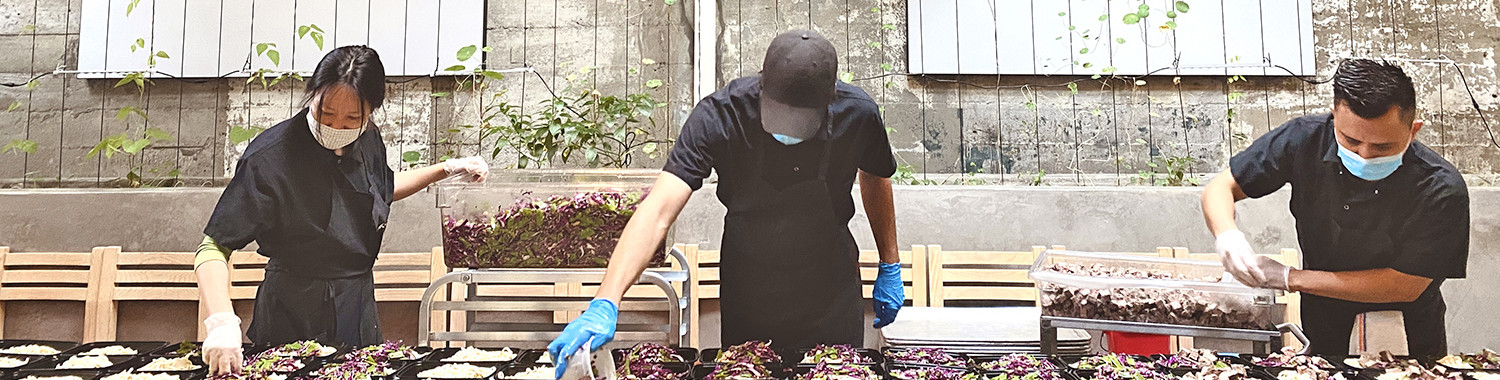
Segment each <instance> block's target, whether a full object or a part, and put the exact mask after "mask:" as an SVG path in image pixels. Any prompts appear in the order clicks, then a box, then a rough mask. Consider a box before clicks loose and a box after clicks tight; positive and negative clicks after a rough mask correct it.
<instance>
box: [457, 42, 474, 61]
mask: <svg viewBox="0 0 1500 380" xmlns="http://www.w3.org/2000/svg"><path fill="white" fill-rule="evenodd" d="M478 50H479V47H478V46H474V45H469V46H464V47H462V48H459V49H458V57H457V58H458V61H459V62H463V61H467V60H469V58H473V57H474V52H475V51H478Z"/></svg>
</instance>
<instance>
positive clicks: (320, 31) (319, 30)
mask: <svg viewBox="0 0 1500 380" xmlns="http://www.w3.org/2000/svg"><path fill="white" fill-rule="evenodd" d="M307 26H310V27H312V29H313V30H316V31H318V33H322V32H323V28H319V27H318V24H307Z"/></svg>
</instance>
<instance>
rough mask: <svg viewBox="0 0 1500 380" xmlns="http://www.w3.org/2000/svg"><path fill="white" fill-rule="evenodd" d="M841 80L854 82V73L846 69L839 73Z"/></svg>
mask: <svg viewBox="0 0 1500 380" xmlns="http://www.w3.org/2000/svg"><path fill="white" fill-rule="evenodd" d="M839 80H841V81H844V83H854V73H851V72H848V71H845V72H843V73H841V74H839Z"/></svg>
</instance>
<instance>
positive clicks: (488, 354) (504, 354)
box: [443, 347, 516, 362]
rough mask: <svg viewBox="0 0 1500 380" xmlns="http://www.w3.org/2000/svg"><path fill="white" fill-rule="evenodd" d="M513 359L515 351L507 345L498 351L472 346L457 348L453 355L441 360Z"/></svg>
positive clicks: (486, 360) (506, 360)
mask: <svg viewBox="0 0 1500 380" xmlns="http://www.w3.org/2000/svg"><path fill="white" fill-rule="evenodd" d="M515 359H516V353H515V352H513V351H511V350H510V348H508V347H507V348H503V349H500V350H499V351H487V350H481V349H478V348H474V347H464V348H463V349H460V350H458V352H456V353H454V354H453V356H449V357H448V358H447V359H443V361H445V362H508V361H511V360H515Z"/></svg>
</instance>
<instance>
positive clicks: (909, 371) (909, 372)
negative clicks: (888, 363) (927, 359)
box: [891, 367, 967, 380]
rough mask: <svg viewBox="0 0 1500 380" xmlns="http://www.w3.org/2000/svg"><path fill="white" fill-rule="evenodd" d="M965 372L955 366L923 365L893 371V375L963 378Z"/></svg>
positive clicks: (912, 379)
mask: <svg viewBox="0 0 1500 380" xmlns="http://www.w3.org/2000/svg"><path fill="white" fill-rule="evenodd" d="M965 373H967V371H964V370H961V369H955V368H947V367H922V368H906V369H898V370H895V371H891V376H892V377H895V378H897V379H902V380H962V379H963V377H964V374H965Z"/></svg>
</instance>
